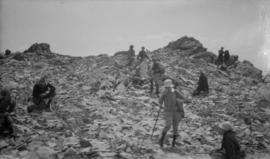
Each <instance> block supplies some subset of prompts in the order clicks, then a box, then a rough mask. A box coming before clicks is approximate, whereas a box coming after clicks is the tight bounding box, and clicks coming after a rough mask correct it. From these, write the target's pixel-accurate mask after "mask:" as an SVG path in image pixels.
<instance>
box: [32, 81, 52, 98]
mask: <svg viewBox="0 0 270 159" xmlns="http://www.w3.org/2000/svg"><path fill="white" fill-rule="evenodd" d="M47 91H49V92H48V93H47V94H46V95H44V96H41V94H43V93H45V92H47ZM54 94H55V87H54V86H52V85H51V84H50V83H48V84H46V85H44V86H43V85H41V84H35V86H34V89H33V94H32V95H33V97H34V98H42V99H46V98H48V97H50V96H52V95H54Z"/></svg>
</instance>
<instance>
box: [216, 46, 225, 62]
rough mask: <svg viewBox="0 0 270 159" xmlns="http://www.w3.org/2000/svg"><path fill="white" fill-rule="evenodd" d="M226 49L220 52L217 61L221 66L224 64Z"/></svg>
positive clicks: (221, 49)
mask: <svg viewBox="0 0 270 159" xmlns="http://www.w3.org/2000/svg"><path fill="white" fill-rule="evenodd" d="M223 49H224V47H221V48H220V50H219V51H218V59H217V65H218V66H220V65H222V64H223V62H224V50H223Z"/></svg>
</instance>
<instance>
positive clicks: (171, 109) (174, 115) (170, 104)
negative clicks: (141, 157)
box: [159, 79, 184, 147]
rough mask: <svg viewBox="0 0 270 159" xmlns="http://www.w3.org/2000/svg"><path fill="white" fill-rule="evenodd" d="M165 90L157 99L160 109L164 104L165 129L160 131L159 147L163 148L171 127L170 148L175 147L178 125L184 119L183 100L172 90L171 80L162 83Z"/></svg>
mask: <svg viewBox="0 0 270 159" xmlns="http://www.w3.org/2000/svg"><path fill="white" fill-rule="evenodd" d="M164 87H165V90H164V91H163V92H162V95H161V96H160V98H159V104H160V107H162V105H163V103H164V119H165V128H164V129H163V131H162V135H161V138H160V141H159V144H160V147H163V142H164V139H165V136H166V134H167V132H168V131H169V130H170V128H171V126H173V140H172V147H174V146H175V143H176V138H177V136H178V124H179V122H180V120H181V119H182V118H183V117H184V109H183V102H181V101H180V100H183V99H184V97H183V96H182V95H181V94H180V93H179V92H177V91H176V90H175V89H174V85H173V83H172V80H171V79H166V80H165V81H164Z"/></svg>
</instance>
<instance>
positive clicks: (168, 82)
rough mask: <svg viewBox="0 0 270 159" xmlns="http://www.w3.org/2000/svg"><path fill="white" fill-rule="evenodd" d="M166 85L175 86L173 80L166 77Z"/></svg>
mask: <svg viewBox="0 0 270 159" xmlns="http://www.w3.org/2000/svg"><path fill="white" fill-rule="evenodd" d="M164 86H165V87H173V83H172V80H171V79H166V80H165V81H164Z"/></svg>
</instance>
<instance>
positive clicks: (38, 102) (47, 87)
mask: <svg viewBox="0 0 270 159" xmlns="http://www.w3.org/2000/svg"><path fill="white" fill-rule="evenodd" d="M32 96H33V98H32V100H33V103H34V105H32V106H29V107H28V108H27V111H28V112H29V113H31V112H33V111H34V110H49V109H50V104H51V102H52V100H53V98H54V96H55V87H54V86H52V85H51V84H50V83H48V82H47V76H43V77H42V78H41V79H40V80H39V81H38V82H37V83H36V84H35V86H34V88H33V94H32Z"/></svg>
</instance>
